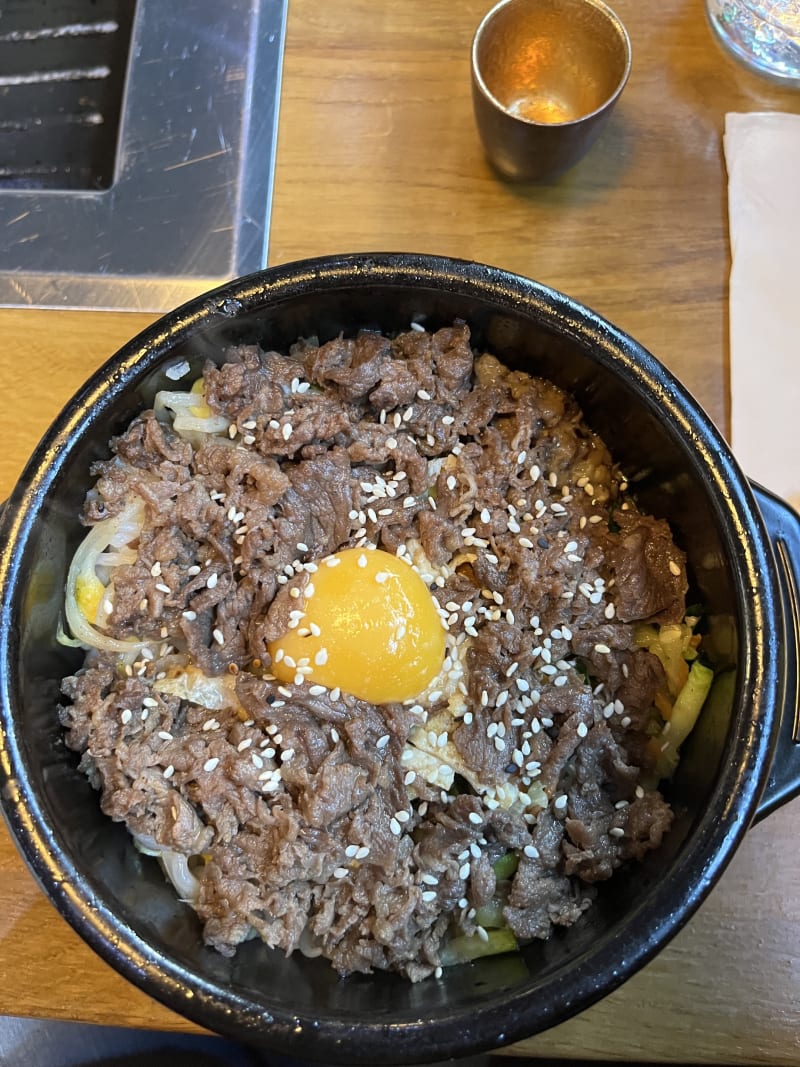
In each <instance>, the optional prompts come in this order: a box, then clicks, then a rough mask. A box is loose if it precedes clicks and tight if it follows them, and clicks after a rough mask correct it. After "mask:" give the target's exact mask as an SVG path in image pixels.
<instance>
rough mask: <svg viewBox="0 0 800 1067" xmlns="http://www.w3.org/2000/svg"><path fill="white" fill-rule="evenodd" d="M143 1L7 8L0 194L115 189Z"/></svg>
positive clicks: (1, 27) (61, 0) (41, 1)
mask: <svg viewBox="0 0 800 1067" xmlns="http://www.w3.org/2000/svg"><path fill="white" fill-rule="evenodd" d="M135 6H136V4H135V0H2V3H0V188H4V189H64V190H69V189H107V188H108V187H109V186H110V185H111V184H112V182H113V179H114V165H115V155H116V145H117V138H118V134H119V123H120V114H121V110H122V96H123V90H124V87H125V72H126V68H127V62H128V52H129V50H130V42H131V32H132V28H133V17H134V9H135Z"/></svg>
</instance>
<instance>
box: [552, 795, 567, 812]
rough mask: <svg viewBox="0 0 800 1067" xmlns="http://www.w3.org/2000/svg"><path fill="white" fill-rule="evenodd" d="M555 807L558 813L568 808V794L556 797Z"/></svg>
mask: <svg viewBox="0 0 800 1067" xmlns="http://www.w3.org/2000/svg"><path fill="white" fill-rule="evenodd" d="M553 806H554V807H555V808H556V810H557V811H563V810H564V809H565V808H566V806H567V794H566V793H562V794H561V796H560V797H556V799H555V801H554V804H553Z"/></svg>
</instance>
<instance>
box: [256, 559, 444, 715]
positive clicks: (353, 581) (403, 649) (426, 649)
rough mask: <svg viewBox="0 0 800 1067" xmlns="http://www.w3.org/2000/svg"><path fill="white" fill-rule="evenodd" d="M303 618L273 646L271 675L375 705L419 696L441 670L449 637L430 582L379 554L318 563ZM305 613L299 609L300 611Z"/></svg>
mask: <svg viewBox="0 0 800 1067" xmlns="http://www.w3.org/2000/svg"><path fill="white" fill-rule="evenodd" d="M301 596H303V597H304V602H302V601H301V600H300V597H298V598H297V603H298V605H301V603H302V612H303V614H302V617H298V616H295V619H296V620H297V621H296V626H294V627H293V628H292V629H290V630H287V632H286V633H285V634H283V636H282V637H280V638H279V639H278V640H277V641H273V642H271V644H270V645H269V653H270V655H271V657H272V673H273V674H274V675H275V676H276V677H277V678H279V679H280V680H281V681H282V682H291V681H294V679H295V676H296V674H297V672H298V668H299V669H300V673H301V675H303V677H304V682H305V683H306V684H309V685H314V684H318V685H324V686H326V687H327V688H328V689H335V688H339V689H341V690H342V691H343V692H345V693H351V694H352V695H353V696H356V697H359V698H360V699H361V700H368V701H369V702H370V703H372V704H386V703H388V702H389V701H395V700H408V699H409V698H411V697H414V696H417V694H418V693H421V692H422V690H423V689H425V687H426V686H427V685H428V684H429V683H430V682H431V681H432V680H433V679H434V678H435V677H436V675H437V674H438V672H439V671H440V670H441V667H442V661H443V659H444V652H445V632H444V628H443V626H442V621H441V619H440V617H439V613H438V611H437V607H436V603H435V601H434V599H433V597H432V596H431V594H430V592H429V590H428V587H427V586H426V585H425V582H424V581H423V580H422V578H420V576H419V574H417V572H416V571H415V570H414V568H413V567H411V566H410V565H409V564H408V563H405V562H403V560H400V559H398V558H397V557H396V556H393V555H391V554H390V553H388V552H383V551H382V550H381V549H364V548H346V549H343V550H342V551H341V552H336V553H334V554H333V555H332V556H328V557H326V558H325V559H323V560H320V562H319V565H318V569H317V570H316V571H315V572H314V573H313V574H312V575H311V576H310V581H309V582H308V584H307V585H306V587H305V590H304V591H303V593H302V594H301ZM298 610H300V607H298Z"/></svg>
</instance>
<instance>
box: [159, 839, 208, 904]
mask: <svg viewBox="0 0 800 1067" xmlns="http://www.w3.org/2000/svg"><path fill="white" fill-rule="evenodd" d="M158 858H159V859H160V860H161V865H162V867H163V868H164V873H165V874H166V876H167V878H169V880H170V882H172V884H173V885H174V886H175V888H176V889H177V891H178V896H179V897H180V898H181V900H183V901H186V903H187V904H194V903H196V902H197V899H198V898H199V896H200V883H199V882H198V880H197V879H196V878H195V876H194V875H193V874H192V872H191V871H190V870H189V857H188V856H184V855H183V854H182V853H180V852H173V851H172V849H164V851H163V852H162V853H161V854H160V855H159V857H158Z"/></svg>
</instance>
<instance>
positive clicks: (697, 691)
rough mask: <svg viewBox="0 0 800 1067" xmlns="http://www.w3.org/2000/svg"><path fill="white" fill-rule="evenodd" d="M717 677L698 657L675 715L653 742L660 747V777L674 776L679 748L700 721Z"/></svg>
mask: <svg viewBox="0 0 800 1067" xmlns="http://www.w3.org/2000/svg"><path fill="white" fill-rule="evenodd" d="M713 681H714V672H713V671H712V670H711V668H710V667H706V666H704V664H702V663H701V662H700V661H699V660H695V661H694V663H693V664H692V666H691V668H690V670H689V677H688V678H687V679H686V684H685V685H684V686H683V688H682V689H681V691H680V692H679V693H678V695H677V697H676V698H675V703H674V704H673V706H672V715H671V717H670V719H669V722H666V723H665V724H664V729H663V730H662V731H661V734H660V735H659V736H658V737H657V738H654V740H653V742H651V744H653V745H654V747H656V749H657V756H656V771H657V773H658V775H659V777H661V778H671V777H672V775H673V773H674V771H675V768H676V767H677V765H678V749H679V748H680V746H681V744H682V743H683V742H684V741H685V740H686V738H687V737H688V736H689V734H690V733H691V732H692V729H693V728H694V724H695V723H696V722H697V719H698V716H699V715H700V712H701V711H702V708H703V704H704V703H705V700H706V697H707V696H708V694H709V691H710V689H711V685H712V683H713Z"/></svg>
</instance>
